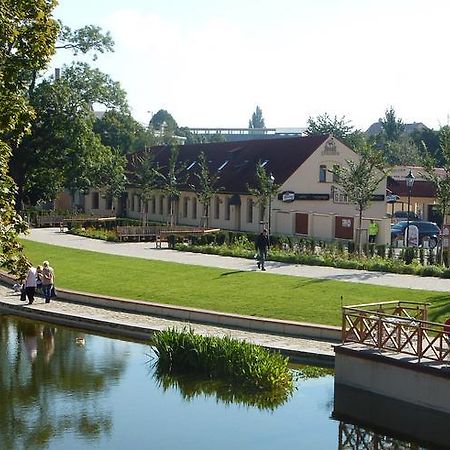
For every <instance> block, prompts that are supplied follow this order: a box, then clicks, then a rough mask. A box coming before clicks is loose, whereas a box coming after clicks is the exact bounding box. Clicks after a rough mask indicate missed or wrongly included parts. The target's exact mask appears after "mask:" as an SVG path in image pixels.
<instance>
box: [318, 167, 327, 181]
mask: <svg viewBox="0 0 450 450" xmlns="http://www.w3.org/2000/svg"><path fill="white" fill-rule="evenodd" d="M326 182H327V166H325V165H324V164H323V165H321V166H320V168H319V183H326Z"/></svg>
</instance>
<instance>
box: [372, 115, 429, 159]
mask: <svg viewBox="0 0 450 450" xmlns="http://www.w3.org/2000/svg"><path fill="white" fill-rule="evenodd" d="M379 123H380V126H381V131H380V132H379V133H378V134H377V135H376V136H374V137H373V138H372V139H371V141H372V142H373V143H374V145H375V146H376V147H377V148H378V149H380V150H381V151H382V152H383V154H384V157H385V159H386V161H387V162H388V163H389V164H392V165H415V164H418V163H419V161H420V152H419V148H418V146H417V144H416V142H415V140H414V139H412V137H411V136H409V135H407V134H406V133H405V124H404V123H403V121H402V120H401V119H400V118H398V117H397V115H396V112H395V110H394V108H393V107H392V106H391V107H390V108H388V109H387V110H386V111H385V114H384V118H381V119H380V120H379Z"/></svg>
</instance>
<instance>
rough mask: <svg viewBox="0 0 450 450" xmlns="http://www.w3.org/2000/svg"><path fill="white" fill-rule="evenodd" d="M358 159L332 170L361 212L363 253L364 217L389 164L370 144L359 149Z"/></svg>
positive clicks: (350, 199)
mask: <svg viewBox="0 0 450 450" xmlns="http://www.w3.org/2000/svg"><path fill="white" fill-rule="evenodd" d="M358 153H359V157H358V159H357V161H354V160H350V159H349V160H346V163H347V167H341V166H336V167H334V169H333V170H331V172H332V173H333V174H334V175H335V181H334V182H335V184H337V185H338V186H339V187H340V188H341V189H342V191H343V192H344V193H345V194H346V195H347V197H348V200H349V201H350V202H351V203H354V204H355V205H356V207H357V209H358V213H359V225H358V249H359V250H358V251H359V254H361V253H362V240H361V232H362V217H363V212H364V211H365V210H366V209H367V207H368V206H369V204H370V201H371V199H372V197H373V195H374V193H375V192H376V190H377V189H378V188H379V186H380V183H381V182H382V181H383V180H384V179H385V178H386V176H387V173H388V171H387V166H386V162H385V160H384V157H383V154H382V152H381V151H379V150H376V149H375V148H374V147H372V146H371V145H369V144H365V145H364V146H362V147H360V148H359V149H358Z"/></svg>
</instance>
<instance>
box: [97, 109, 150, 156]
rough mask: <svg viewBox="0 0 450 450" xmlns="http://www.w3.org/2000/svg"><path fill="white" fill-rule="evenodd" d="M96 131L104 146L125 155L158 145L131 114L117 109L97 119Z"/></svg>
mask: <svg viewBox="0 0 450 450" xmlns="http://www.w3.org/2000/svg"><path fill="white" fill-rule="evenodd" d="M94 131H95V132H96V133H97V134H98V135H99V136H100V138H101V141H102V144H103V145H107V146H108V147H111V148H115V149H118V150H120V152H121V153H122V154H123V155H125V154H127V153H134V152H136V151H138V150H142V149H145V148H149V147H151V146H152V145H156V144H157V143H158V141H157V139H156V138H155V137H154V135H153V134H152V133H150V132H149V131H148V130H147V129H146V128H145V127H144V126H142V125H141V124H140V123H139V122H137V121H136V120H135V119H133V117H132V116H131V114H130V113H129V112H121V111H117V110H115V109H113V110H109V111H106V112H105V113H104V114H103V116H102V117H100V118H97V120H96V121H95V123H94Z"/></svg>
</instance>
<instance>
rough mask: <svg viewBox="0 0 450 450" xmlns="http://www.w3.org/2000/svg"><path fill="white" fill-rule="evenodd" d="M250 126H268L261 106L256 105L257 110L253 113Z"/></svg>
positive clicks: (249, 122)
mask: <svg viewBox="0 0 450 450" xmlns="http://www.w3.org/2000/svg"><path fill="white" fill-rule="evenodd" d="M248 127H249V128H266V124H265V122H264V117H263V114H262V110H261V108H260V107H259V106H256V110H255V112H254V113H253V114H252V117H251V119H250V120H249V121H248Z"/></svg>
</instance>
